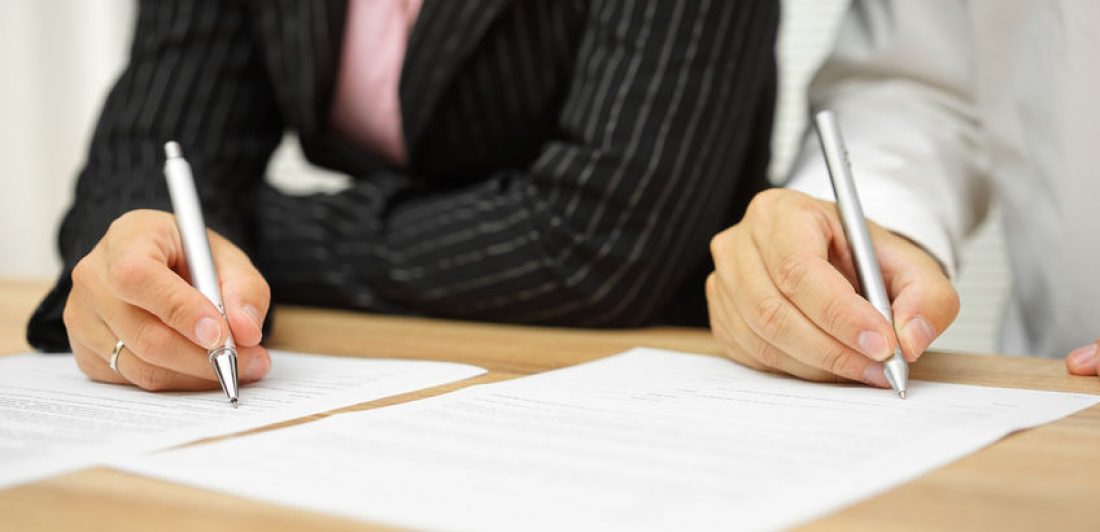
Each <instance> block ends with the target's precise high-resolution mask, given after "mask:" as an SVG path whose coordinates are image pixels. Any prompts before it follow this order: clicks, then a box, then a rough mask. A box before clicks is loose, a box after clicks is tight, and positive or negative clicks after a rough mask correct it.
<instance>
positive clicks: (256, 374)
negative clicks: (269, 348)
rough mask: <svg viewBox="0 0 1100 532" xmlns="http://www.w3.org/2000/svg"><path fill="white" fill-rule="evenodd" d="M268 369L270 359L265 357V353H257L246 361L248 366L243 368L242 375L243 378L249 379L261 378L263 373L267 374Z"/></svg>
mask: <svg viewBox="0 0 1100 532" xmlns="http://www.w3.org/2000/svg"><path fill="white" fill-rule="evenodd" d="M270 369H271V360H270V359H268V358H267V355H266V354H263V355H258V356H255V357H252V361H251V362H249V363H248V368H247V369H245V371H244V375H245V378H246V379H249V380H257V379H262V378H263V376H264V375H267V372H268V370H270Z"/></svg>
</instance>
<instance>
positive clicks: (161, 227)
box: [100, 211, 228, 349]
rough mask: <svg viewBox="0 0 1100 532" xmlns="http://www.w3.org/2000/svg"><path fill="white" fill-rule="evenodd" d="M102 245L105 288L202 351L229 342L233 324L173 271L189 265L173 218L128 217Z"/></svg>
mask: <svg viewBox="0 0 1100 532" xmlns="http://www.w3.org/2000/svg"><path fill="white" fill-rule="evenodd" d="M157 214H160V215H164V214H165V213H157ZM140 225H144V226H145V227H144V228H140V227H138V226H140ZM139 229H141V230H139ZM103 243H104V250H103V253H104V257H103V260H104V264H106V267H105V268H103V271H102V272H101V275H102V276H103V278H102V279H100V281H101V283H100V284H103V285H105V286H107V287H108V288H109V289H110V293H111V295H112V296H113V297H115V298H117V299H121V300H123V301H125V302H127V303H129V304H131V305H134V306H137V307H140V308H142V309H145V310H147V311H149V312H150V313H152V314H153V315H154V316H156V317H157V318H158V319H159V320H160V321H161V322H163V323H165V324H166V325H168V326H169V327H171V328H172V329H174V330H176V331H177V332H179V333H180V334H181V335H183V336H184V337H186V338H188V339H189V340H191V341H192V342H194V343H196V344H197V345H199V346H201V347H205V348H206V349H212V348H214V347H216V346H218V345H221V344H223V343H224V342H225V337H226V335H227V334H228V324H227V323H225V319H224V318H222V316H221V314H220V313H219V312H218V309H217V308H216V307H215V306H214V304H213V303H211V302H210V300H208V299H207V298H206V296H204V295H202V293H200V292H199V291H198V290H196V289H195V288H194V287H192V286H191V285H190V284H188V283H187V281H186V280H184V278H183V277H181V276H180V274H179V273H177V272H176V271H173V270H172V267H173V266H179V265H182V264H183V263H184V262H185V261H184V260H183V249H182V245H181V244H180V243H179V234H178V231H177V230H176V229H175V225H174V222H172V221H171V219H170V217H169V218H165V217H164V216H154V215H152V214H145V213H144V212H141V211H138V212H136V213H128V214H127V215H126V216H124V217H122V218H119V220H117V221H116V222H115V223H113V224H112V225H111V229H110V230H109V231H108V237H105V238H104V241H103ZM178 269H181V270H182V268H178Z"/></svg>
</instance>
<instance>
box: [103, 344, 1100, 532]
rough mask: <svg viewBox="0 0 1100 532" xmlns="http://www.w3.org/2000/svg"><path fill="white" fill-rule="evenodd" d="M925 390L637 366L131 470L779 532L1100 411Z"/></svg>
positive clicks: (477, 516) (390, 517)
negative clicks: (1007, 440) (1026, 434)
mask: <svg viewBox="0 0 1100 532" xmlns="http://www.w3.org/2000/svg"><path fill="white" fill-rule="evenodd" d="M911 386H912V388H911V390H910V391H911V396H910V398H909V399H908V400H904V401H903V400H900V399H898V398H897V397H895V396H894V395H893V394H892V393H891V392H890V391H888V390H878V389H870V388H866V387H863V386H842V385H823V384H813V383H807V382H800V381H796V380H792V379H788V378H783V377H777V376H773V375H767V374H763V373H758V372H755V371H752V370H748V369H745V368H742V367H740V366H737V365H735V364H733V363H731V362H729V361H727V360H724V359H720V358H717V357H709V356H702V355H691V354H684V353H674V352H669V351H658V350H653V349H635V350H633V351H630V352H627V353H624V354H621V355H617V356H614V357H611V358H607V359H603V360H600V361H596V362H592V363H588V364H582V365H579V366H575V367H572V368H566V369H562V370H557V371H552V372H549V373H544V374H540V375H536V376H532V377H526V378H522V379H517V380H513V381H507V382H502V383H494V384H488V385H481V386H476V387H471V388H466V389H463V390H460V391H457V392H454V393H450V394H447V395H443V396H439V397H435V398H430V399H426V400H422V401H416V402H412V403H406V404H402V405H396V406H390V407H385V408H381V409H375V410H370V411H364V412H354V413H347V414H340V415H336V416H332V417H329V418H326V419H324V420H320V421H317V422H314V423H307V424H305V425H299V426H295V427H290V428H287V429H283V430H277V431H272V432H267V433H263V434H258V435H254V436H245V437H241V438H236V439H230V440H225V441H221V442H215V443H212V444H209V445H202V446H195V447H190V448H185V449H176V450H170V451H167V452H164V453H160V454H157V455H152V456H146V457H143V458H141V459H140V460H139V461H137V462H130V463H128V464H124V465H121V467H122V468H123V469H126V470H129V471H133V472H137V473H142V474H146V475H149V476H152V477H157V478H161V479H166V480H170V481H176V482H181V483H186V484H192V485H195V486H200V487H206V488H210V489H214V490H222V491H225V492H229V493H233V494H236V495H241V496H245V497H252V498H255V499H260V500H265V501H271V502H275V503H280V504H285V505H289V506H296V507H300V508H304V509H308V510H313V511H319V512H327V513H333V514H339V515H342V516H347V517H352V518H357V519H362V520H365V521H368V522H374V523H382V524H390V525H396V526H401V527H410V528H428V529H446V530H577V529H600V530H616V529H617V530H753V529H775V528H782V527H788V526H792V525H795V524H798V523H800V522H803V521H806V520H808V519H811V518H813V517H815V516H819V515H822V514H825V513H828V512H831V511H834V510H837V509H839V508H841V507H842V506H845V505H847V504H850V503H853V502H855V501H857V500H859V499H862V498H865V497H868V496H870V495H873V494H874V493H876V492H879V491H882V490H885V489H887V488H889V487H891V486H894V485H897V484H899V483H901V482H904V481H906V480H909V479H911V478H914V477H916V476H918V475H921V474H922V473H925V472H927V471H929V470H930V469H932V468H935V467H937V466H940V465H943V464H945V463H948V462H950V461H952V460H955V459H957V458H959V457H961V456H963V455H965V454H967V453H970V452H973V451H976V450H978V449H980V448H981V447H982V446H985V445H988V444H990V443H992V442H994V441H996V440H997V439H998V438H1001V437H1002V436H1004V435H1006V434H1008V433H1010V432H1012V431H1015V430H1019V429H1022V428H1025V427H1030V426H1034V425H1038V424H1041V423H1046V422H1049V421H1052V420H1055V419H1058V418H1060V417H1063V416H1066V415H1069V414H1071V413H1073V412H1076V411H1078V410H1081V409H1083V408H1086V407H1088V406H1090V405H1093V404H1095V403H1097V401H1098V400H1100V397H1093V396H1085V395H1073V394H1063V393H1049V392H1035V391H1024V390H1011V389H1001V388H987V387H979V386H964V385H955V384H937V383H929V382H913V383H911Z"/></svg>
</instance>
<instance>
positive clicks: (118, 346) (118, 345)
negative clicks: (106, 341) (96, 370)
mask: <svg viewBox="0 0 1100 532" xmlns="http://www.w3.org/2000/svg"><path fill="white" fill-rule="evenodd" d="M123 347H126V344H124V343H122V340H119V341H117V342H115V348H114V349H113V350H111V358H110V360H108V361H107V365H108V366H110V367H111V370H112V371H114V372H115V373H118V374H119V375H122V373H119V371H118V354H119V353H121V352H122V348H123Z"/></svg>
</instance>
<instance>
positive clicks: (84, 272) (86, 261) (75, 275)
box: [69, 251, 95, 286]
mask: <svg viewBox="0 0 1100 532" xmlns="http://www.w3.org/2000/svg"><path fill="white" fill-rule="evenodd" d="M94 253H95V251H93V252H92V253H89V254H88V255H85V256H84V258H82V259H80V261H78V262H77V263H76V265H75V266H73V271H72V273H70V274H69V278H70V279H71V280H72V282H73V285H74V286H79V285H83V284H85V283H87V282H88V280H89V279H90V273H91V272H89V270H90V269H92V265H91V262H92V261H93V260H94V259H93V258H92V255H93V254H94Z"/></svg>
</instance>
